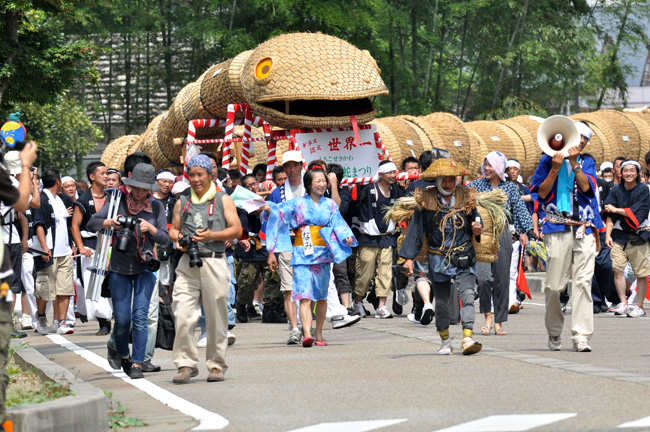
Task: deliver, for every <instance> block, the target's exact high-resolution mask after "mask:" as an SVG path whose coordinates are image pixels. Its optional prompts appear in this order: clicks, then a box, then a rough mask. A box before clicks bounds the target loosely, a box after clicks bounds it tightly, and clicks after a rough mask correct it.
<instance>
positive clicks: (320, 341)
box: [314, 339, 327, 346]
mask: <svg viewBox="0 0 650 432" xmlns="http://www.w3.org/2000/svg"><path fill="white" fill-rule="evenodd" d="M314 345H316V346H327V341H326V340H325V339H316V341H315V342H314Z"/></svg>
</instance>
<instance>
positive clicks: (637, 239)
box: [627, 234, 647, 246]
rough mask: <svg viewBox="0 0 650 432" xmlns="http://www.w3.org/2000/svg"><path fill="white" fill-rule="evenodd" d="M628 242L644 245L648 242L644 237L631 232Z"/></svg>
mask: <svg viewBox="0 0 650 432" xmlns="http://www.w3.org/2000/svg"><path fill="white" fill-rule="evenodd" d="M627 242H628V243H629V244H631V245H632V246H643V245H644V244H646V243H647V242H646V241H645V240H644V239H643V237H641V236H640V235H637V234H630V235H629V236H628V238H627Z"/></svg>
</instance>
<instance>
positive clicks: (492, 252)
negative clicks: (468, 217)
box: [472, 206, 499, 263]
mask: <svg viewBox="0 0 650 432" xmlns="http://www.w3.org/2000/svg"><path fill="white" fill-rule="evenodd" d="M476 210H477V211H478V214H480V215H481V219H482V220H483V233H482V234H481V242H480V243H477V242H476V239H475V237H474V236H472V245H473V246H474V252H476V260H477V261H478V262H482V263H493V262H495V261H496V260H497V258H498V256H497V254H498V253H499V238H498V237H494V236H493V235H492V218H491V217H490V214H489V213H488V212H487V210H485V209H484V208H483V207H481V206H477V207H476Z"/></svg>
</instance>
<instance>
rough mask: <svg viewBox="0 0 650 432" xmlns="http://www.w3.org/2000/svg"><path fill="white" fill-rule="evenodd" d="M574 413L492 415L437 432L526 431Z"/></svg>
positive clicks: (572, 415) (566, 417)
mask: <svg viewBox="0 0 650 432" xmlns="http://www.w3.org/2000/svg"><path fill="white" fill-rule="evenodd" d="M576 415H578V414H576V413H566V414H513V415H493V416H489V417H484V418H482V419H478V420H474V421H471V422H467V423H463V424H459V425H456V426H452V427H450V428H447V429H440V430H438V431H437V432H492V431H501V432H509V431H527V430H530V429H533V428H536V427H540V426H544V425H547V424H550V423H554V422H557V421H560V420H565V419H568V418H570V417H574V416H576Z"/></svg>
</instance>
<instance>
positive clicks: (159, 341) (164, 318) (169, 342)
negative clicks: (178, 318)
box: [156, 302, 176, 351]
mask: <svg viewBox="0 0 650 432" xmlns="http://www.w3.org/2000/svg"><path fill="white" fill-rule="evenodd" d="M175 337H176V325H175V324H174V313H173V312H172V305H171V304H170V303H164V302H160V303H159V304H158V334H157V335H156V348H162V349H164V350H167V351H171V350H172V349H174V338H175Z"/></svg>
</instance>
